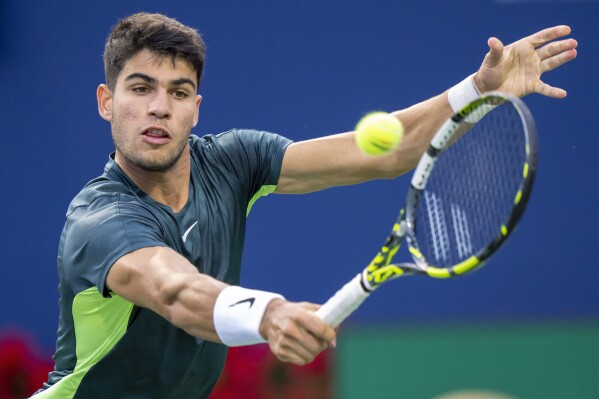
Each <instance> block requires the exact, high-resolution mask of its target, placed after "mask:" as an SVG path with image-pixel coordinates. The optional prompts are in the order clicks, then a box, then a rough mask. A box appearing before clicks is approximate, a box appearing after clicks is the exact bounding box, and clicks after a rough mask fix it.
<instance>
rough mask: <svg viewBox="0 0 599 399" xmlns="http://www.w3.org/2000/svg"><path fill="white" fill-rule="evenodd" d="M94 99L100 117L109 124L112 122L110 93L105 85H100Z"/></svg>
mask: <svg viewBox="0 0 599 399" xmlns="http://www.w3.org/2000/svg"><path fill="white" fill-rule="evenodd" d="M96 97H97V98H98V112H99V113H100V116H101V117H102V118H103V119H104V120H107V121H108V122H110V121H111V120H112V91H110V89H109V88H108V86H106V85H105V84H101V85H100V86H98V90H97V91H96Z"/></svg>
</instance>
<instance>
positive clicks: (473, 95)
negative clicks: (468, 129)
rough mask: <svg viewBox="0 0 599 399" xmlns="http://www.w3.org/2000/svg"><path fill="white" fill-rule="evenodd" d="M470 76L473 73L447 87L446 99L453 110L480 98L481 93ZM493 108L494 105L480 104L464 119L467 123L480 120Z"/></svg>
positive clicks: (456, 110) (457, 110)
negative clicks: (449, 87)
mask: <svg viewBox="0 0 599 399" xmlns="http://www.w3.org/2000/svg"><path fill="white" fill-rule="evenodd" d="M472 76H473V75H470V76H468V77H467V78H466V79H464V80H462V81H461V82H460V83H458V84H457V85H455V86H453V87H452V88H451V89H449V92H448V93H447V100H448V101H449V105H451V109H453V112H456V113H457V112H459V111H461V110H462V108H464V107H465V106H467V105H468V104H470V103H471V102H472V101H474V100H476V99H477V98H480V96H481V93H480V92H479V91H478V88H477V87H476V85H475V84H474V79H473V78H472ZM493 108H495V105H491V104H482V105H481V106H480V107H478V109H476V110H475V111H474V112H473V113H471V114H470V115H468V116H467V117H466V118H464V120H465V121H466V122H468V123H476V122H478V121H480V120H481V119H482V118H483V117H484V116H485V115H486V114H488V113H489V112H491V110H492V109H493Z"/></svg>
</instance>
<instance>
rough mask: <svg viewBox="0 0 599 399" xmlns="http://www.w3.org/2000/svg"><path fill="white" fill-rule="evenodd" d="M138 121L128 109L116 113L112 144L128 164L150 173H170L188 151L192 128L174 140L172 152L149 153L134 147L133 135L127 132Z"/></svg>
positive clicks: (113, 122)
mask: <svg viewBox="0 0 599 399" xmlns="http://www.w3.org/2000/svg"><path fill="white" fill-rule="evenodd" d="M121 112H122V114H121ZM136 119H137V118H136V116H135V115H134V114H132V113H129V112H128V111H127V108H126V107H124V108H123V109H122V110H121V111H118V112H115V115H114V118H113V121H112V142H113V143H114V146H115V148H116V150H117V152H118V153H119V154H120V155H121V156H122V157H123V158H125V160H126V161H127V163H128V164H130V165H132V166H135V167H137V168H139V169H143V170H146V171H148V172H168V171H170V170H172V169H173V168H174V167H175V165H177V163H178V161H179V160H180V159H181V157H182V156H183V152H184V151H185V150H186V149H187V143H188V137H189V135H190V133H191V128H190V129H189V130H187V131H186V132H185V134H183V135H181V137H179V138H177V139H174V138H173V139H172V140H176V143H174V144H175V146H174V148H173V149H172V150H170V151H161V152H158V151H147V150H143V149H140V148H139V147H136V146H134V145H132V143H131V140H130V135H131V134H132V133H131V132H127V130H128V126H130V125H131V124H132V122H133V121H135V120H136ZM154 124H158V123H154Z"/></svg>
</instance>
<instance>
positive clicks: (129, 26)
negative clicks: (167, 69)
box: [104, 13, 206, 90]
mask: <svg viewBox="0 0 599 399" xmlns="http://www.w3.org/2000/svg"><path fill="white" fill-rule="evenodd" d="M143 49H148V50H150V51H152V52H154V53H156V54H157V55H158V56H162V57H171V58H172V61H173V65H174V63H175V59H176V58H177V57H181V58H183V59H185V60H187V61H188V62H189V63H190V64H191V65H192V66H193V68H194V70H195V71H196V76H197V80H198V90H199V88H200V81H201V80H202V75H203V72H204V58H205V49H206V48H205V45H204V41H203V40H202V37H201V36H200V34H199V33H198V31H197V30H195V29H193V28H190V27H188V26H185V25H183V24H182V23H180V22H179V21H177V20H175V19H173V18H169V17H167V16H165V15H162V14H149V13H137V14H133V15H131V16H129V17H126V18H124V19H121V20H120V21H119V22H118V23H117V24H116V25H115V26H114V27H113V28H112V31H111V32H110V35H109V36H108V39H107V40H106V46H105V47H104V73H105V76H106V84H107V85H108V87H109V88H110V90H114V88H115V85H116V81H117V78H118V76H119V74H120V73H121V71H122V69H123V67H124V66H125V63H127V61H128V60H129V59H130V58H131V57H133V56H134V55H135V54H137V53H138V52H140V51H141V50H143Z"/></svg>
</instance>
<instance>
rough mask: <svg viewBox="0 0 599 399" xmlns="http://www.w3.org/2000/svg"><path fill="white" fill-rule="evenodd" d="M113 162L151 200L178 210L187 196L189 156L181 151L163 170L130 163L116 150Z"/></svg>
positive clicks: (174, 210)
mask: <svg viewBox="0 0 599 399" xmlns="http://www.w3.org/2000/svg"><path fill="white" fill-rule="evenodd" d="M114 160H115V162H116V163H117V165H119V167H120V168H121V169H122V170H123V172H125V174H126V175H127V176H129V178H130V179H131V180H133V182H134V183H135V184H136V185H137V186H138V187H139V188H140V189H141V190H142V191H143V192H144V193H146V194H148V195H149V196H150V197H152V199H153V200H155V201H156V202H159V203H161V204H164V205H167V206H169V207H170V208H171V209H172V210H173V212H179V211H180V210H181V209H183V207H184V206H185V204H186V203H187V200H188V198H189V179H190V173H191V169H190V156H189V151H183V154H182V155H181V157H180V158H179V159H178V160H177V162H175V164H174V165H173V166H172V167H171V168H169V169H168V170H165V171H160V172H154V171H149V170H146V169H143V168H141V167H139V166H137V165H134V164H132V163H131V162H129V161H128V160H127V159H126V158H124V157H123V156H122V155H120V154H119V152H118V151H117V152H116V154H115V158H114Z"/></svg>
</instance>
